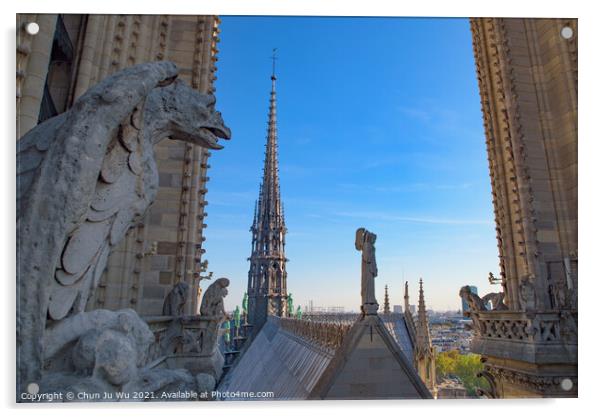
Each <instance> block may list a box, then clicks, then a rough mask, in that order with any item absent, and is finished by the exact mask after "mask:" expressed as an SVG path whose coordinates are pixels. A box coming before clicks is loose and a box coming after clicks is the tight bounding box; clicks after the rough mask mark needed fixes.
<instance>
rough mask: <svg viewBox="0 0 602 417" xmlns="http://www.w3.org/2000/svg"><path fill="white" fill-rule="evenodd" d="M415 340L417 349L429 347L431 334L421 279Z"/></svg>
mask: <svg viewBox="0 0 602 417" xmlns="http://www.w3.org/2000/svg"><path fill="white" fill-rule="evenodd" d="M416 339H417V340H416V342H417V345H418V347H422V348H426V347H430V346H431V332H430V330H429V324H428V318H427V316H426V305H425V303H424V290H423V288H422V278H420V290H419V292H418V325H417V326H416Z"/></svg>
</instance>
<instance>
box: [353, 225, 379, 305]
mask: <svg viewBox="0 0 602 417" xmlns="http://www.w3.org/2000/svg"><path fill="white" fill-rule="evenodd" d="M375 242H376V235H375V234H374V233H371V232H369V231H368V230H366V229H364V228H363V227H360V228H359V229H357V231H356V232H355V249H357V250H358V251H361V252H362V292H361V294H362V307H361V309H362V313H363V314H364V315H366V314H368V315H374V314H376V312H377V311H378V302H377V301H376V295H375V293H374V278H375V277H376V276H377V275H378V269H377V267H376V254H375V248H374V243H375Z"/></svg>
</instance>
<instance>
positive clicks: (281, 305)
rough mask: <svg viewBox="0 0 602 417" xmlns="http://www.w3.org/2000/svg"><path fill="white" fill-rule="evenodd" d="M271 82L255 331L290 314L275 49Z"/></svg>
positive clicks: (252, 306) (256, 252)
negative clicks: (271, 317)
mask: <svg viewBox="0 0 602 417" xmlns="http://www.w3.org/2000/svg"><path fill="white" fill-rule="evenodd" d="M271 80H272V91H271V92H270V104H269V112H268V127H267V135H266V145H265V159H264V166H263V177H262V181H261V184H260V186H259V198H258V199H257V203H256V205H255V213H254V216H253V225H252V226H251V232H252V234H253V243H252V252H251V256H250V258H249V260H250V261H251V265H250V268H249V281H248V291H247V292H248V294H249V322H250V323H251V324H253V325H254V326H255V329H256V330H258V329H260V328H261V326H262V325H263V323H264V322H265V320H266V318H267V316H268V315H270V314H275V315H277V316H283V315H286V314H287V303H286V301H287V288H286V278H287V274H286V262H287V259H286V256H285V254H284V246H285V235H286V227H285V225H284V215H283V212H282V202H281V200H280V180H279V174H278V133H277V126H276V49H274V50H273V54H272V76H271ZM254 331H255V330H254Z"/></svg>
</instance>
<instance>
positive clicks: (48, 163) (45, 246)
mask: <svg viewBox="0 0 602 417" xmlns="http://www.w3.org/2000/svg"><path fill="white" fill-rule="evenodd" d="M177 74H178V70H177V67H176V66H175V65H174V64H173V63H170V62H155V63H148V64H141V65H137V66H134V67H131V68H128V69H125V70H123V71H120V72H117V73H115V74H114V75H112V76H111V77H108V78H106V79H105V80H104V81H102V82H100V83H99V84H97V85H96V86H94V87H92V88H91V89H90V90H88V91H87V92H86V93H85V94H83V95H82V96H81V97H80V98H79V99H78V101H77V102H76V103H75V104H74V106H73V107H72V108H71V109H70V110H69V111H67V112H66V113H63V114H61V115H59V116H57V117H54V118H52V119H49V120H48V121H46V122H45V123H42V124H40V125H38V126H37V127H36V128H34V129H32V130H31V131H30V132H28V133H27V134H26V135H25V136H24V137H23V138H21V139H20V141H19V142H18V143H17V167H18V169H17V184H18V190H17V207H18V214H17V230H18V234H17V236H18V238H17V254H18V260H17V268H18V271H19V275H18V283H17V292H18V294H17V300H18V301H17V305H18V309H17V349H18V352H19V355H18V380H19V381H20V385H21V386H20V387H19V389H18V391H22V390H23V387H24V385H23V384H27V383H30V382H34V381H39V380H40V379H41V376H42V360H43V348H42V347H43V344H42V340H43V339H44V333H45V329H46V327H47V325H48V326H49V327H52V326H54V325H56V321H60V320H63V319H65V318H67V317H70V316H74V315H76V314H77V313H79V312H82V311H83V309H84V307H85V305H86V302H87V300H88V298H89V297H90V296H91V294H92V293H93V291H94V289H95V288H96V286H97V284H98V282H99V280H100V277H101V275H102V272H103V270H104V268H105V265H106V263H107V257H108V254H109V253H110V251H111V248H113V247H115V246H116V245H117V244H118V243H119V242H120V241H121V240H122V239H123V237H124V236H125V234H126V232H127V231H128V229H129V228H130V227H132V226H133V225H135V224H137V223H138V222H139V221H140V220H141V218H142V217H143V215H144V214H145V212H146V210H147V209H148V207H149V206H150V205H151V203H152V202H153V201H154V199H155V196H156V193H157V189H158V173H157V166H156V162H155V159H154V152H153V145H154V144H156V143H157V142H159V141H161V140H162V139H164V138H167V137H169V138H171V139H175V140H183V141H186V142H189V143H193V144H195V145H200V146H203V147H206V148H212V149H220V148H221V146H220V145H219V144H218V143H217V140H218V137H222V138H229V137H230V131H229V130H228V128H226V127H225V126H224V124H223V121H222V118H221V115H220V113H219V112H217V111H215V109H214V103H215V98H214V97H213V96H211V95H203V94H200V93H199V92H198V91H195V90H193V89H191V88H190V87H189V86H187V85H186V84H185V83H184V82H182V81H179V80H176V77H177ZM47 317H49V318H50V319H51V320H50V322H49V323H48V324H47V323H46V318H47ZM98 325H99V326H100V327H102V326H103V323H102V322H99V323H98ZM82 343H84V342H82ZM85 343H88V342H85ZM115 343H117V342H115Z"/></svg>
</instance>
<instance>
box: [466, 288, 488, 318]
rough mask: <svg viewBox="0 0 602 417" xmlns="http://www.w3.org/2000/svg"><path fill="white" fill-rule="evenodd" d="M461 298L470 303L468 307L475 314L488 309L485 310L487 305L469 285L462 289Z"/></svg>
mask: <svg viewBox="0 0 602 417" xmlns="http://www.w3.org/2000/svg"><path fill="white" fill-rule="evenodd" d="M460 297H461V298H462V299H463V300H465V301H466V302H467V303H468V307H469V308H470V311H471V312H473V313H474V312H478V311H485V310H487V308H485V303H483V300H481V297H479V296H478V295H476V294H474V293H473V292H472V291H471V290H470V286H468V285H465V286H464V287H462V288H460Z"/></svg>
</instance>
